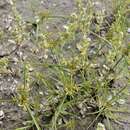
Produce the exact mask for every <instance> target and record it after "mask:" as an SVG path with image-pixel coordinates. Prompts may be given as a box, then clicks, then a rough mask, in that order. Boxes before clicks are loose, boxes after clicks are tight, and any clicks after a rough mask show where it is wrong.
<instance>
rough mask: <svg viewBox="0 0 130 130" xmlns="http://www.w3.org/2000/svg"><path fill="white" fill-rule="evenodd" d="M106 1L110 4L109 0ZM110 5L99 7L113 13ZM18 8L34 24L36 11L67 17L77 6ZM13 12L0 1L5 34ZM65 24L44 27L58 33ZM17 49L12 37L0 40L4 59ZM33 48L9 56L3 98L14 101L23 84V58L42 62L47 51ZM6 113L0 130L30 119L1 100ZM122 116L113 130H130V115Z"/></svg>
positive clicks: (36, 3)
mask: <svg viewBox="0 0 130 130" xmlns="http://www.w3.org/2000/svg"><path fill="white" fill-rule="evenodd" d="M105 2H108V3H109V1H105ZM108 3H107V4H106V3H105V4H103V5H100V6H99V7H97V8H101V7H104V8H107V9H108V11H110V12H111V8H110V5H109V4H108ZM106 5H107V6H106ZM17 8H18V10H19V12H20V13H21V15H22V17H23V19H24V20H25V21H33V20H34V16H35V14H34V12H42V11H48V10H49V11H50V12H51V13H52V14H54V15H64V16H67V15H69V14H70V13H71V12H73V11H74V10H75V3H74V1H73V0H17ZM10 10H11V5H10V1H9V0H0V29H4V30H5V31H7V30H8V29H9V28H10V26H11V25H12V21H13V20H12V17H11V11H10ZM32 10H34V11H32ZM65 23H66V21H65V20H64V19H55V20H54V21H53V24H51V23H46V24H45V26H44V28H45V29H47V30H53V31H55V25H58V27H59V28H61V29H62V27H63V25H64V24H65ZM15 47H16V43H14V42H13V41H11V39H9V37H8V35H7V36H5V39H4V40H3V41H0V56H2V55H4V54H6V53H7V52H8V53H9V52H11V51H12V50H14V49H15ZM33 49H35V45H33V44H32V43H28V42H25V43H23V44H22V46H21V47H20V48H18V49H17V51H16V52H14V53H11V55H9V56H8V58H9V59H10V61H11V62H10V66H9V68H8V69H7V70H6V69H5V70H3V69H2V71H0V99H5V100H8V99H10V97H11V96H12V95H13V93H14V92H15V90H16V87H17V86H19V85H20V84H21V80H22V79H21V68H22V66H21V64H20V62H19V61H20V60H21V59H30V58H32V57H33V58H34V59H35V60H37V61H38V60H39V57H40V56H41V55H42V54H43V52H40V53H38V54H34V53H33V52H32V50H33ZM0 69H1V68H0ZM10 72H11V73H10ZM129 99H130V98H129ZM125 105H126V107H127V108H128V109H129V108H130V101H129V100H128V101H127V102H126V104H125ZM2 111H3V112H4V117H2V116H0V130H14V129H15V128H17V127H19V126H22V125H23V124H22V123H23V120H26V118H28V114H27V113H26V112H23V111H22V110H21V109H20V108H19V107H18V106H17V105H15V104H13V103H10V101H8V102H1V101H0V113H1V112H2ZM120 114H121V115H122V124H120V125H121V126H120V125H119V124H118V123H116V122H114V123H113V126H114V129H113V130H130V114H129V113H120ZM88 120H89V119H88ZM88 120H85V121H83V122H81V123H80V125H81V126H80V125H79V128H78V130H86V124H87V123H88ZM104 122H105V120H104ZM93 130H94V128H93Z"/></svg>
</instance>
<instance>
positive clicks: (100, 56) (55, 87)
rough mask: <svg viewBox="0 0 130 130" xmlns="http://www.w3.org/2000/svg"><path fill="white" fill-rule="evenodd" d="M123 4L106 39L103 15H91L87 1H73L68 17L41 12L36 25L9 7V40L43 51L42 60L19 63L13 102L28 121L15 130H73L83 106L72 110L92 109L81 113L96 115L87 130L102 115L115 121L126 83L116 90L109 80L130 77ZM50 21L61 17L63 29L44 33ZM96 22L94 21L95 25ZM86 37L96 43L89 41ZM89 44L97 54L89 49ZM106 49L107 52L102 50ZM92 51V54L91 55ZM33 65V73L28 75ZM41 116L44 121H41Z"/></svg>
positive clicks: (0, 62) (116, 10) (2, 63)
mask: <svg viewBox="0 0 130 130" xmlns="http://www.w3.org/2000/svg"><path fill="white" fill-rule="evenodd" d="M127 2H128V1H126V0H125V1H123V2H122V1H121V0H118V2H117V5H115V6H114V14H113V17H114V19H115V20H114V21H113V22H112V25H111V26H109V30H108V31H106V33H105V35H104V36H102V35H100V33H99V31H100V30H101V28H102V24H103V22H104V18H105V12H104V11H100V12H96V13H95V12H94V5H93V3H92V1H90V0H89V1H88V4H87V5H84V4H83V2H82V0H76V5H77V6H76V8H77V10H76V12H74V13H72V14H71V16H70V17H64V16H53V15H52V14H50V13H49V12H40V13H38V14H37V18H36V19H35V20H34V23H31V22H30V23H26V22H24V21H23V20H22V18H21V16H20V15H19V13H18V12H17V10H16V7H15V5H13V8H12V9H13V12H14V14H13V15H14V18H15V23H16V24H15V26H14V28H13V29H12V31H11V34H12V37H13V38H14V39H15V41H16V42H17V43H18V44H19V43H22V42H24V41H25V40H26V39H30V41H31V42H32V43H34V44H35V45H36V47H37V48H38V50H40V51H41V52H44V55H43V59H41V61H38V62H37V60H36V61H35V59H34V60H33V59H27V60H26V61H25V62H22V63H21V64H22V66H23V70H22V72H23V73H22V79H23V84H22V85H21V86H18V88H17V94H16V95H15V97H14V99H13V100H14V101H15V102H16V103H17V104H18V105H19V106H20V107H21V108H23V110H24V111H28V114H29V115H30V120H32V121H31V123H29V124H28V125H27V126H24V127H22V128H18V129H16V130H26V129H28V128H30V127H32V129H33V127H34V125H35V127H36V128H37V130H41V129H42V128H47V129H50V130H56V129H59V128H61V127H66V128H68V129H75V126H76V120H78V119H79V118H81V119H82V116H81V115H82V112H81V110H82V109H83V108H82V107H81V108H80V109H81V110H76V108H77V107H78V106H79V104H80V105H81V106H83V105H85V106H86V107H85V109H89V108H91V111H85V113H83V116H85V117H84V118H86V115H85V114H86V113H87V115H91V114H93V115H95V116H96V118H95V120H93V121H92V122H91V124H89V126H88V128H89V127H91V126H92V125H93V124H94V123H95V121H96V120H98V119H99V118H100V117H102V116H103V117H106V118H107V119H108V120H118V118H117V116H116V115H115V114H114V110H116V109H117V107H118V104H122V103H123V102H124V101H125V99H126V97H127V96H128V92H127V85H126V86H124V87H117V88H116V87H115V88H114V87H113V84H111V82H112V81H113V82H115V81H116V80H119V79H121V78H123V77H127V78H128V76H129V73H128V72H129V71H128V66H129V64H130V63H129V60H128V59H129V48H128V45H127V44H126V43H124V41H125V38H126V15H124V14H126V8H127V6H128V3H127ZM94 14H95V15H94ZM50 18H51V19H52V18H63V19H66V20H67V23H66V24H65V25H64V26H63V28H62V31H61V30H59V29H58V27H57V32H48V31H45V30H42V27H43V25H44V23H45V22H46V21H47V20H48V19H50ZM94 20H96V21H97V22H96V23H94ZM29 24H31V27H32V29H33V30H34V34H33V35H31V34H30V32H28V31H27V30H26V28H27V27H28V26H29ZM34 26H35V28H34ZM93 27H94V28H95V29H93ZM89 35H92V36H93V37H94V39H92V40H91V39H90V38H89ZM93 43H94V46H95V48H96V49H95V50H91V49H90V46H91V45H92V44H93ZM105 47H106V48H107V51H104V48H105ZM92 49H93V48H92ZM91 51H93V53H94V54H93V55H92V56H91V55H90V52H91ZM7 65H8V60H7V59H6V58H3V59H0V69H1V68H2V67H3V66H5V68H6V67H7ZM31 67H33V69H34V71H30V68H31ZM126 72H127V75H126ZM89 106H90V107H89ZM39 113H40V114H39ZM41 117H43V118H45V119H46V121H45V122H44V123H43V122H42V120H41ZM47 120H49V121H47ZM100 127H102V128H100ZM101 129H102V130H104V129H105V128H104V125H101V124H98V126H97V130H101Z"/></svg>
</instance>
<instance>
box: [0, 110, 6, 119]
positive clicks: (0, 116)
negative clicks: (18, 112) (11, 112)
mask: <svg viewBox="0 0 130 130" xmlns="http://www.w3.org/2000/svg"><path fill="white" fill-rule="evenodd" d="M4 117H5V115H4V112H3V110H0V120H2V119H3V118H4Z"/></svg>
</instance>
